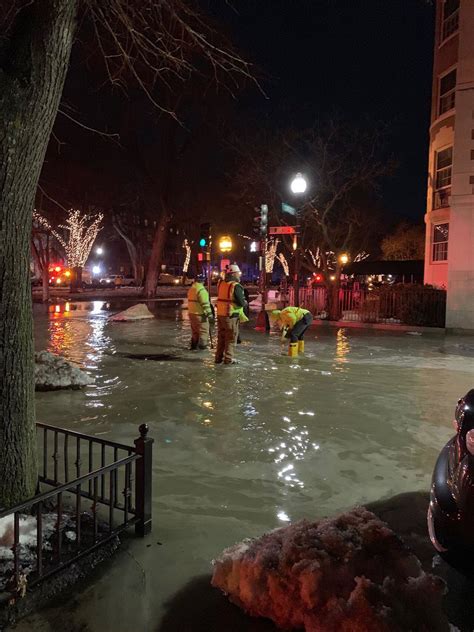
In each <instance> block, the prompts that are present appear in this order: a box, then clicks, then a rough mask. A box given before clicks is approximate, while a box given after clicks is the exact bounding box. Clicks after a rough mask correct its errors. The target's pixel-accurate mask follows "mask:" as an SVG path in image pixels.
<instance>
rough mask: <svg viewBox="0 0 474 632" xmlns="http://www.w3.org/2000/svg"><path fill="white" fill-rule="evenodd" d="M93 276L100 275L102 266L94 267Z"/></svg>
mask: <svg viewBox="0 0 474 632" xmlns="http://www.w3.org/2000/svg"><path fill="white" fill-rule="evenodd" d="M92 274H100V266H93V267H92Z"/></svg>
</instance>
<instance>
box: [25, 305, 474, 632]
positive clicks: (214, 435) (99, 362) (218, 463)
mask: <svg viewBox="0 0 474 632" xmlns="http://www.w3.org/2000/svg"><path fill="white" fill-rule="evenodd" d="M35 307H36V313H35V327H36V347H37V349H44V348H48V350H50V351H52V352H55V353H60V354H62V355H64V356H66V357H67V358H69V359H71V360H75V361H77V362H79V363H80V364H82V365H83V366H84V367H85V368H87V370H89V371H90V372H91V373H92V374H93V375H94V376H95V378H96V384H95V386H93V387H89V388H87V389H86V390H85V391H82V392H77V391H71V392H67V391H64V392H54V393H38V394H37V419H38V421H43V422H45V423H51V424H56V425H60V426H64V427H67V428H70V429H73V430H78V431H81V432H86V433H90V434H96V435H100V436H103V437H104V438H108V439H111V440H115V441H119V442H122V443H130V442H132V441H133V439H134V438H135V437H136V436H137V435H138V431H137V428H138V425H139V424H141V423H143V422H145V423H147V424H148V425H149V427H150V432H149V434H150V436H152V437H153V438H154V439H155V445H154V449H155V452H154V465H153V476H154V497H153V520H154V527H153V533H152V535H151V536H149V537H148V538H146V539H145V540H139V539H131V540H130V541H128V542H127V543H126V545H125V547H124V550H123V551H122V552H121V553H119V554H118V556H117V557H116V558H115V559H114V560H113V562H112V563H110V564H108V565H107V567H106V568H105V569H104V570H103V571H102V572H101V573H99V574H98V575H97V576H96V577H95V578H94V581H93V582H92V583H91V584H89V585H88V586H86V587H83V588H81V589H79V590H77V591H76V592H75V594H74V596H73V597H71V598H70V599H69V600H68V601H67V602H66V603H65V604H62V605H61V606H60V607H56V608H53V609H49V610H47V611H45V612H43V613H40V614H39V615H37V616H36V617H33V618H30V619H29V620H27V621H25V622H24V623H23V624H21V626H20V627H19V628H18V629H23V630H26V629H30V630H31V629H35V630H41V631H45V632H46V631H48V632H49V631H50V630H53V629H56V628H57V626H58V622H60V621H64V620H65V617H66V618H67V620H68V621H69V620H70V621H71V624H70V627H68V628H63V629H67V630H71V631H73V630H74V631H75V630H82V631H87V632H96V631H97V632H99V630H100V631H103V630H114V631H116V632H122V631H123V632H128V631H129V630H139V631H142V630H143V631H147V632H148V631H157V630H160V632H172V631H173V632H174V631H178V630H180V631H183V632H186V631H187V630H189V631H190V632H191V631H192V632H198V631H199V632H200V631H201V630H209V631H210V630H234V629H235V630H237V629H238V630H256V631H257V630H262V631H264V630H272V629H273V628H272V626H271V625H270V624H269V623H268V622H258V621H257V622H255V621H251V620H250V619H248V618H247V617H245V615H243V614H241V613H240V612H239V611H238V610H237V609H236V608H234V607H233V606H230V605H229V604H227V602H226V601H225V600H224V599H223V598H221V597H220V595H219V594H218V593H216V592H215V591H213V590H210V589H209V588H208V575H209V572H210V561H211V560H212V558H213V557H214V556H216V555H218V554H219V552H220V551H221V550H222V549H223V548H224V547H226V546H229V545H230V544H233V543H234V542H236V541H238V540H241V539H243V538H244V537H247V536H255V535H259V534H261V533H262V532H264V531H265V530H269V529H272V528H275V527H278V526H281V525H283V524H285V523H287V522H288V521H290V520H297V519H300V518H309V519H315V518H319V517H322V516H327V515H331V514H334V513H335V512H338V511H340V510H343V509H346V508H348V507H350V506H353V505H355V504H362V503H370V502H373V501H379V500H380V499H390V498H391V497H393V496H395V495H396V494H400V493H402V492H409V493H411V494H412V493H414V492H419V493H418V494H415V495H414V496H413V498H414V499H416V502H417V503H418V505H417V506H418V507H419V509H418V513H417V514H416V515H417V516H418V522H417V525H418V526H417V529H418V530H419V531H420V533H421V532H423V530H424V511H425V508H426V504H425V503H426V496H425V495H424V492H426V490H427V489H428V488H429V483H430V478H431V472H432V469H433V465H434V462H435V460H436V457H437V454H438V452H439V450H440V448H441V447H442V446H443V445H444V443H445V442H446V440H447V439H448V438H449V437H450V436H451V435H452V434H453V430H452V425H451V419H452V417H453V411H454V405H455V403H456V400H457V399H458V397H459V396H461V395H463V394H464V393H465V392H466V391H467V390H469V389H470V388H472V387H473V385H474V364H473V356H474V340H473V339H469V338H461V337H444V336H440V335H429V334H423V335H421V336H411V335H407V334H405V333H393V332H374V331H370V332H366V331H363V330H348V329H327V330H326V329H324V330H323V329H319V328H312V329H311V330H310V332H309V333H308V334H307V335H306V348H307V353H306V354H305V356H304V357H301V358H300V359H298V360H297V361H294V360H290V359H289V358H288V357H287V356H286V355H282V351H283V352H284V351H286V349H285V348H283V349H282V347H281V345H280V342H279V336H278V335H277V334H271V335H265V334H262V333H257V332H255V331H254V330H253V329H251V328H250V327H249V328H244V329H243V336H242V337H243V344H242V345H240V346H239V348H238V359H239V364H238V365H236V366H231V367H224V366H215V365H214V363H213V357H212V354H211V352H210V351H209V352H191V351H188V350H187V346H188V343H189V333H188V324H187V322H186V321H183V320H182V315H181V312H180V311H175V310H174V309H173V310H163V311H162V312H161V313H159V314H157V316H158V318H157V319H155V320H151V321H141V322H134V323H133V322H131V323H109V322H107V317H108V315H109V313H110V312H107V311H104V309H103V307H104V305H103V303H102V302H101V301H96V302H94V303H92V304H89V305H88V304H87V303H84V304H78V306H77V307H78V309H74V307H75V306H74V305H70V306H69V310H70V311H68V312H65V311H64V309H65V307H64V305H61V306H60V308H59V310H57V311H55V308H54V306H53V311H52V312H51V313H49V314H46V313H43V312H42V307H40V306H35ZM114 307H116V308H118V305H117V306H116V305H113V304H112V305H111V308H112V309H113V308H114ZM184 316H185V312H184ZM402 498H404V499H405V500H404V503H405V504H403V503H402V504H400V506H399V510H398V514H397V512H395V514H396V515H398V518H399V517H400V515H404V514H407V515H409V514H410V511H411V510H412V509H413V507H414V503H415V501H414V500H413V499H412V496H410V494H409V495H408V496H403V497H402ZM388 502H391V501H388ZM413 529H415V527H413ZM420 537H421V536H420ZM423 537H424V536H423ZM422 539H423V538H422ZM423 546H424V547H426V538H424V539H423ZM425 554H426V555H428V557H429V556H430V555H431V551H429V552H426V550H425ZM25 626H26V627H25ZM28 626H29V627H28ZM216 626H217V627H216Z"/></svg>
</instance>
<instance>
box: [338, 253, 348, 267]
mask: <svg viewBox="0 0 474 632" xmlns="http://www.w3.org/2000/svg"><path fill="white" fill-rule="evenodd" d="M339 262H340V263H341V264H342V265H343V266H345V265H346V264H347V263H348V262H349V255H348V254H347V253H345V252H343V253H342V254H341V255H339Z"/></svg>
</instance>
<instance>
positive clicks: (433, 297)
mask: <svg viewBox="0 0 474 632" xmlns="http://www.w3.org/2000/svg"><path fill="white" fill-rule="evenodd" d="M299 299H300V305H301V307H305V308H306V309H309V310H310V311H311V312H312V313H313V314H314V316H315V317H317V318H318V317H319V318H321V319H327V318H329V308H328V300H327V291H326V288H324V287H318V288H300V292H299ZM289 300H290V304H293V293H292V290H290V295H289ZM338 300H339V304H338V308H339V318H338V319H339V320H342V321H346V322H365V323H385V324H387V323H393V324H406V325H419V326H426V327H444V326H445V319H446V291H445V290H438V289H431V288H425V287H423V286H398V287H391V286H388V287H381V288H375V289H373V290H368V289H367V288H364V289H358V290H355V289H344V288H341V289H340V290H339V293H338Z"/></svg>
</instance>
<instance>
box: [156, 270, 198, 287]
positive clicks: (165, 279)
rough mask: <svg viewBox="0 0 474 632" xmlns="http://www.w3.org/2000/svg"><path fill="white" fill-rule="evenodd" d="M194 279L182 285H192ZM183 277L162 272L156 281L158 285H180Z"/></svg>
mask: <svg viewBox="0 0 474 632" xmlns="http://www.w3.org/2000/svg"><path fill="white" fill-rule="evenodd" d="M193 281H194V279H188V278H187V277H186V280H185V282H184V285H192V283H193ZM182 284H183V277H182V276H178V275H177V274H169V273H168V272H162V273H161V274H160V278H159V279H158V285H182Z"/></svg>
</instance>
